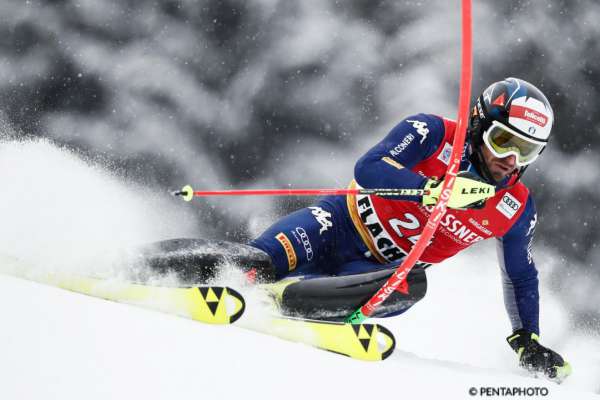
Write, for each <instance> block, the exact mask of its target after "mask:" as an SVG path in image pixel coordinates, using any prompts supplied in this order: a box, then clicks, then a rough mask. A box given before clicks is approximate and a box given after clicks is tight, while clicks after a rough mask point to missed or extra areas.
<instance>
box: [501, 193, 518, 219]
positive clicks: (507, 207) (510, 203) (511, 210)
mask: <svg viewBox="0 0 600 400" xmlns="http://www.w3.org/2000/svg"><path fill="white" fill-rule="evenodd" d="M521 206H522V204H521V202H520V201H519V200H517V199H516V198H515V197H514V196H513V195H511V194H510V193H506V194H505V195H504V196H502V199H500V201H499V202H498V204H497V205H496V210H498V211H500V212H501V213H502V215H504V216H505V217H506V218H508V219H511V218H512V217H514V216H515V214H516V213H517V211H519V208H521Z"/></svg>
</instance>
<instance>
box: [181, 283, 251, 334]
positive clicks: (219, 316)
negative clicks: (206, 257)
mask: <svg viewBox="0 0 600 400" xmlns="http://www.w3.org/2000/svg"><path fill="white" fill-rule="evenodd" d="M196 293H197V295H199V296H198V297H195V300H192V301H191V302H190V305H191V309H190V314H191V318H192V319H194V320H196V321H200V322H205V323H207V324H215V325H228V324H232V323H234V322H235V321H237V320H238V319H240V317H241V316H242V315H243V314H244V311H245V310H246V302H245V301H244V297H243V296H242V295H241V294H239V293H238V292H237V291H235V290H233V289H231V288H229V287H225V286H198V287H196Z"/></svg>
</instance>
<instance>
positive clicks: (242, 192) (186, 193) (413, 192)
mask: <svg viewBox="0 0 600 400" xmlns="http://www.w3.org/2000/svg"><path fill="white" fill-rule="evenodd" d="M171 194H172V195H173V196H181V197H182V198H183V200H185V201H192V199H193V198H194V197H203V196H327V195H339V196H342V195H348V194H354V195H359V194H367V195H371V194H373V195H377V196H423V195H428V194H429V190H426V189H249V190H246V189H236V190H196V191H195V190H194V189H193V188H192V187H191V186H190V185H186V186H184V187H183V188H182V189H181V190H177V191H175V192H172V193H171Z"/></svg>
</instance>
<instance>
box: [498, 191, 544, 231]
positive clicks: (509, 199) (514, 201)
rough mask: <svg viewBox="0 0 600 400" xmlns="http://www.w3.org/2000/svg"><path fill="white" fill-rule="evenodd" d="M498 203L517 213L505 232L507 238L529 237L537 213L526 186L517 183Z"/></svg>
mask: <svg viewBox="0 0 600 400" xmlns="http://www.w3.org/2000/svg"><path fill="white" fill-rule="evenodd" d="M500 201H501V202H503V203H504V204H503V206H505V207H511V208H512V209H514V210H516V212H517V218H516V219H515V220H514V222H513V224H512V227H511V229H510V230H509V231H508V232H507V236H508V237H521V238H525V237H528V236H530V235H531V234H532V233H533V232H532V229H533V228H534V227H535V224H536V222H537V211H536V207H535V201H534V200H533V196H532V195H531V192H530V191H529V189H528V188H527V186H525V184H524V183H522V182H520V181H519V182H517V183H516V184H515V185H513V186H512V187H511V188H510V190H508V191H506V193H505V194H504V195H503V196H502V199H501V200H500Z"/></svg>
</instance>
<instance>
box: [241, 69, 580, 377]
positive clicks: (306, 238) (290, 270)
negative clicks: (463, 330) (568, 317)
mask: <svg viewBox="0 0 600 400" xmlns="http://www.w3.org/2000/svg"><path fill="white" fill-rule="evenodd" d="M553 118H554V117H553V113H552V108H551V106H550V104H549V103H548V100H547V99H546V97H545V96H544V95H543V94H542V93H541V92H540V91H539V90H538V89H537V88H536V87H535V86H533V85H531V84H530V83H528V82H525V81H523V80H520V79H515V78H508V79H506V80H504V81H500V82H496V83H494V84H492V85H491V86H489V87H488V88H487V89H486V90H485V91H484V92H483V94H482V95H481V96H480V97H479V99H478V101H477V104H476V106H475V107H474V108H473V113H472V115H471V118H470V124H469V129H468V136H467V142H466V145H465V149H464V155H463V159H462V162H461V165H460V171H462V172H461V174H460V176H459V178H458V179H457V180H456V183H455V190H454V192H453V194H452V199H456V200H454V201H455V205H454V207H453V206H452V205H451V204H450V208H455V209H456V210H450V211H451V212H449V216H447V220H446V222H447V223H446V225H445V226H444V222H442V223H441V227H440V228H439V230H438V232H440V230H441V231H442V233H443V234H439V233H436V235H435V237H434V239H433V242H432V243H431V244H430V245H429V246H428V248H427V250H426V251H425V253H424V255H423V256H422V258H421V259H420V262H419V263H418V265H417V266H416V267H415V268H414V269H413V271H412V272H411V274H409V277H408V279H407V287H404V289H403V290H400V293H394V294H393V296H391V297H390V299H388V300H386V302H384V303H383V305H382V307H381V309H380V310H378V314H377V316H380V317H385V316H391V315H397V314H401V313H403V312H405V311H406V310H407V309H408V308H410V307H411V306H412V305H413V304H414V303H416V302H417V301H418V300H419V299H420V298H422V297H423V296H424V295H425V287H426V286H425V283H426V280H425V274H424V269H425V268H427V267H428V266H429V265H431V264H435V263H437V262H440V261H442V260H443V259H445V258H448V257H450V256H452V255H453V254H455V253H456V252H458V251H460V250H462V249H463V248H466V247H468V246H470V245H471V244H473V243H475V242H478V241H480V240H483V239H487V238H492V237H493V238H496V240H497V243H498V245H497V249H498V258H499V264H500V268H501V272H502V283H503V292H504V300H505V305H506V309H507V312H508V315H509V318H510V321H511V324H512V328H513V334H512V335H510V336H509V337H508V338H507V341H508V342H509V344H510V346H511V347H512V348H513V349H514V350H515V352H517V354H518V357H519V362H520V365H521V366H523V367H525V368H527V369H529V370H531V371H541V372H543V373H545V374H546V375H548V376H549V377H551V378H560V377H561V376H562V377H565V376H567V375H568V374H569V373H570V366H569V364H568V363H566V362H565V361H564V360H563V359H562V357H561V356H560V355H558V354H557V353H556V352H554V351H552V350H550V349H548V348H546V347H544V346H542V345H540V344H539V341H538V339H539V332H540V328H539V291H538V272H537V269H536V267H535V264H534V262H533V259H532V255H531V244H532V239H533V235H534V231H535V226H536V222H537V214H536V210H535V204H534V201H533V198H532V197H531V195H530V194H529V191H528V189H527V188H526V187H525V186H524V185H523V184H522V182H521V181H520V178H521V177H522V175H523V173H524V172H525V170H526V169H527V167H528V166H529V165H530V164H531V163H532V162H533V161H535V160H536V158H537V157H538V156H539V155H540V153H541V152H542V151H543V149H544V148H545V145H546V143H547V141H548V138H549V135H550V130H551V127H552V122H553ZM454 129H455V124H454V122H452V121H449V120H446V119H444V118H441V117H437V116H434V115H429V114H418V115H415V116H412V117H409V118H407V119H406V120H404V121H402V122H401V123H399V124H398V125H397V126H396V127H395V128H394V129H392V131H391V132H390V133H389V134H388V135H387V136H386V137H385V138H384V139H383V140H382V141H381V142H379V143H378V144H377V145H376V146H374V147H373V148H372V149H371V150H369V151H368V152H367V153H366V154H365V155H364V156H363V157H362V158H361V159H360V160H359V161H358V162H357V164H356V167H355V182H353V186H352V187H363V188H429V189H435V188H439V187H441V185H440V183H441V182H442V181H443V174H444V171H445V168H446V167H445V166H447V165H448V157H449V155H448V154H449V151H451V146H450V147H449V148H448V146H449V144H451V143H452V141H451V140H452V138H453V135H454ZM440 171H441V173H439V172H440ZM477 182H481V185H482V187H483V185H485V184H491V185H493V186H494V187H495V188H496V195H495V196H494V197H493V198H491V199H487V201H486V200H483V201H476V202H473V201H472V200H471V199H468V198H465V199H464V201H463V203H460V201H461V198H460V196H461V195H460V188H461V187H462V185H471V186H469V187H472V186H473V185H475V186H477ZM465 187H466V186H465ZM437 193H438V194H437V196H439V191H438V192H437ZM436 201H437V197H436V195H435V194H432V195H429V196H405V197H400V198H399V197H393V198H391V197H390V198H385V197H384V198H382V197H380V196H363V197H360V198H359V197H358V196H354V197H353V196H348V197H347V198H345V197H341V196H328V197H324V198H322V199H321V200H320V201H319V202H318V203H317V204H315V205H314V206H312V207H308V208H305V209H302V210H299V211H296V212H294V213H292V214H290V215H288V216H286V217H284V218H282V219H281V220H279V221H278V222H276V223H275V224H274V225H273V226H271V227H270V228H268V229H267V230H266V231H265V232H264V233H263V234H262V235H261V236H260V237H258V238H256V239H255V240H253V241H252V242H251V243H250V245H251V246H253V247H256V248H258V249H260V250H262V251H264V252H265V253H267V254H268V255H269V257H270V260H271V261H272V265H273V266H274V269H275V277H276V279H281V278H284V277H286V276H290V275H292V276H293V275H297V274H300V275H307V274H319V275H321V276H326V277H325V278H320V279H311V280H305V281H303V284H304V285H305V287H306V288H305V290H304V292H302V290H298V291H297V292H298V294H297V295H296V296H295V297H294V296H289V297H290V298H289V299H287V300H288V305H289V306H290V308H291V309H294V308H295V309H300V310H302V311H305V313H307V314H309V315H310V311H312V310H313V309H312V308H310V307H312V306H307V304H311V296H313V297H315V298H314V302H315V303H316V305H315V306H314V307H315V308H318V307H321V308H322V307H323V305H324V303H325V307H326V305H327V301H328V300H327V299H328V297H327V296H326V295H324V294H323V293H324V292H326V291H330V293H333V292H336V293H337V292H339V294H338V296H339V297H340V298H343V301H348V300H349V299H353V301H354V303H353V304H352V305H351V306H350V307H346V308H343V310H344V315H347V312H348V310H350V311H354V310H355V309H356V308H357V306H360V305H362V304H363V303H364V301H365V300H366V299H368V298H369V297H370V296H369V294H371V295H372V294H373V293H374V291H375V290H377V289H378V288H379V286H380V285H381V283H383V282H384V281H385V278H387V277H389V276H390V275H391V273H392V270H393V269H392V268H394V267H397V265H398V264H399V262H400V261H401V260H402V259H403V258H404V257H405V256H406V254H407V253H408V251H410V248H411V246H412V244H413V243H414V241H415V239H417V238H418V237H419V235H418V233H419V232H420V229H422V226H423V225H424V224H423V220H426V218H427V217H428V214H427V213H426V212H425V211H424V210H427V207H430V206H431V205H433V204H435V202H436ZM456 202H458V203H456ZM456 204H458V205H456ZM411 235H412V236H411ZM411 242H412V243H411ZM361 277H362V278H361ZM411 278H412V280H411ZM361 279H362V281H361ZM319 282H322V284H321V286H319ZM336 282H337V283H336ZM371 282H376V283H377V284H376V285H374V286H373V285H369V284H367V283H371ZM358 286H362V287H365V288H366V290H367V291H369V293H365V292H358V294H356V293H355V296H354V297H352V296H351V295H348V296H345V295H344V294H343V293H344V290H346V291H348V290H349V289H348V288H349V287H352V288H356V287H358ZM291 288H292V287H290V289H291ZM413 289H414V290H413ZM411 295H412V297H411ZM356 296H358V297H356ZM331 297H335V296H329V298H331ZM294 299H296V301H294ZM285 300H286V299H283V300H282V302H283V303H285ZM332 304H333V306H334V307H339V306H340V305H339V303H336V302H335V301H332ZM317 306H318V307H317ZM307 307H308V308H307Z"/></svg>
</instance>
